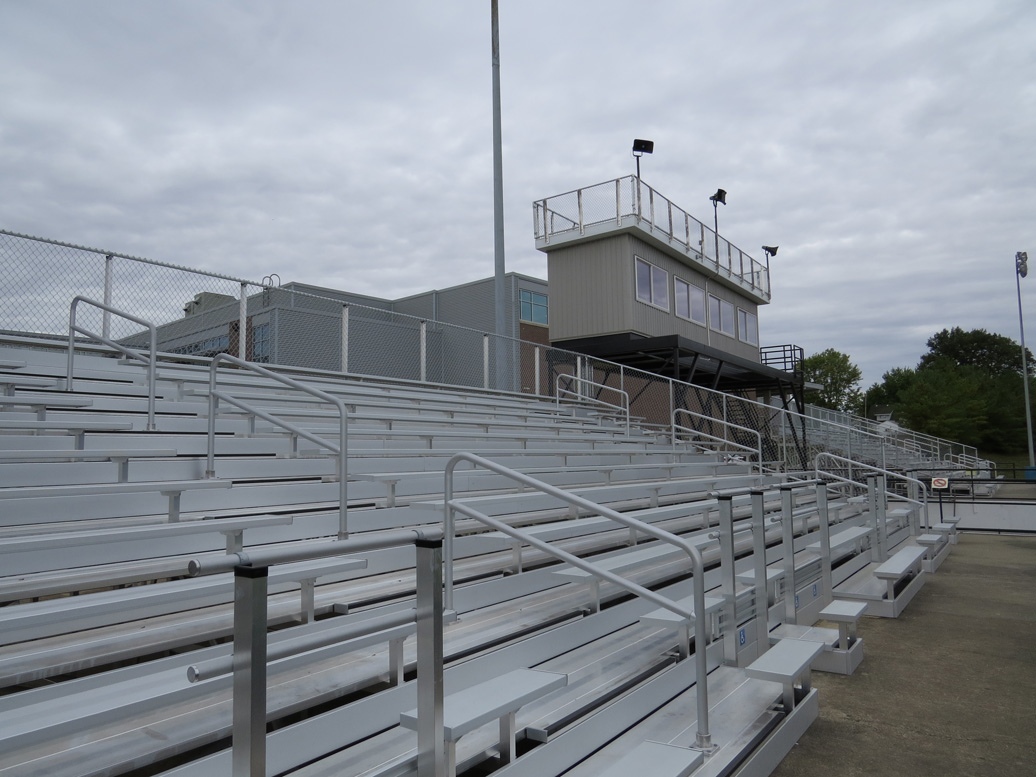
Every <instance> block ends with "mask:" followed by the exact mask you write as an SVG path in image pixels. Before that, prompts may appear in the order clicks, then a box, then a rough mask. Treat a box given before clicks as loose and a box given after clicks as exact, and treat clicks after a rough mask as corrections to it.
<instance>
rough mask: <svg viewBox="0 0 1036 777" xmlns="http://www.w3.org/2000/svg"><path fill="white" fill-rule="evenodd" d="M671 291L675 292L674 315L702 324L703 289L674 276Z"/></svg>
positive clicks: (703, 313)
mask: <svg viewBox="0 0 1036 777" xmlns="http://www.w3.org/2000/svg"><path fill="white" fill-rule="evenodd" d="M673 291H674V292H675V294H676V315H678V316H679V317H680V318H686V319H687V320H688V321H694V322H696V323H699V324H701V325H702V326H704V325H705V290H704V289H700V288H698V287H697V286H695V285H694V284H691V283H688V282H687V281H684V280H680V279H679V278H676V277H674V278H673Z"/></svg>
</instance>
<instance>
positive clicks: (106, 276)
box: [70, 254, 115, 390]
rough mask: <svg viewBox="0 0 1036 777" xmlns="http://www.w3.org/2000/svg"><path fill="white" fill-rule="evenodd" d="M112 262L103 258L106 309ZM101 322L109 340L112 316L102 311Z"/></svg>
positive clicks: (109, 302) (108, 300) (103, 332)
mask: <svg viewBox="0 0 1036 777" xmlns="http://www.w3.org/2000/svg"><path fill="white" fill-rule="evenodd" d="M114 261H115V257H114V256H112V255H111V254H108V255H107V256H105V257H104V304H105V305H106V306H107V307H111V304H112V266H113V264H114ZM103 321H104V323H103V324H102V325H101V334H103V335H104V336H105V337H107V338H109V339H110V338H111V336H112V335H111V325H112V314H111V313H109V312H108V311H107V310H106V311H104V317H103ZM70 390H71V389H70Z"/></svg>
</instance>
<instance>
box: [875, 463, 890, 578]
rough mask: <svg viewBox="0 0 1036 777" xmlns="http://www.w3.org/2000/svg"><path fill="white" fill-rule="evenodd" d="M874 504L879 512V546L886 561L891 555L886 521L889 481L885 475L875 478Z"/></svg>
mask: <svg viewBox="0 0 1036 777" xmlns="http://www.w3.org/2000/svg"><path fill="white" fill-rule="evenodd" d="M875 486H876V488H875V494H874V504H875V507H876V508H877V514H878V546H879V547H880V548H881V560H882V561H885V559H887V558H888V555H889V538H888V524H887V523H886V522H885V507H886V501H887V499H888V494H887V491H888V483H887V482H886V480H885V476H884V475H878V476H877V477H876V478H875Z"/></svg>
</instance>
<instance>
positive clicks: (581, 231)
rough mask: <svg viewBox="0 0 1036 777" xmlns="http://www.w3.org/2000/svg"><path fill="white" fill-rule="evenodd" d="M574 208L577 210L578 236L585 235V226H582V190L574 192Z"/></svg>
mask: <svg viewBox="0 0 1036 777" xmlns="http://www.w3.org/2000/svg"><path fill="white" fill-rule="evenodd" d="M576 207H577V208H578V210H579V234H580V235H582V234H585V232H586V226H585V225H584V224H583V190H582V189H578V190H577V191H576Z"/></svg>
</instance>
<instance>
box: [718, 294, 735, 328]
mask: <svg viewBox="0 0 1036 777" xmlns="http://www.w3.org/2000/svg"><path fill="white" fill-rule="evenodd" d="M720 307H721V316H722V319H721V320H722V322H723V334H725V335H730V336H731V337H733V336H734V304H733V303H732V302H727V301H726V300H723V301H721V302H720Z"/></svg>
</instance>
